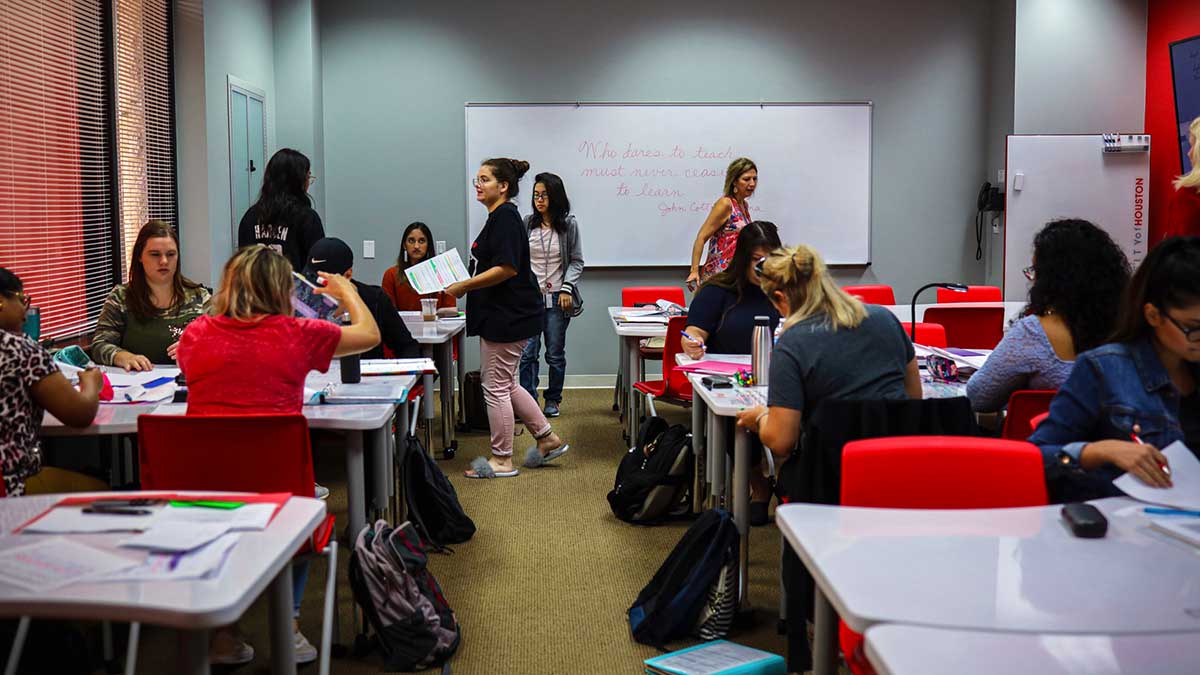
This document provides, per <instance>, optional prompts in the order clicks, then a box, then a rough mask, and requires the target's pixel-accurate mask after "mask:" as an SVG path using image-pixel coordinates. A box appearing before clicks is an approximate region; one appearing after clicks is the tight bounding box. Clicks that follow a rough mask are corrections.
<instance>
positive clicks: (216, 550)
mask: <svg viewBox="0 0 1200 675" xmlns="http://www.w3.org/2000/svg"><path fill="white" fill-rule="evenodd" d="M241 536H242V535H240V534H238V533H236V532H229V533H226V534H223V535H221V536H220V537H217V538H216V539H214V540H213V541H211V542H209V543H208V544H205V545H204V546H201V547H200V548H198V549H196V550H194V551H189V552H187V553H184V554H175V553H151V554H150V555H148V556H146V559H145V560H143V561H142V563H141V564H140V565H137V566H134V567H129V568H126V569H122V570H118V571H116V572H113V573H111V574H106V575H104V576H102V577H98V578H95V579H93V581H179V580H182V579H206V578H211V577H215V576H217V575H219V574H220V573H221V567H222V566H223V565H224V564H225V560H226V559H227V558H228V557H229V552H230V551H232V550H233V547H234V545H235V544H237V543H238V540H239V539H240V538H241ZM173 560H174V561H176V562H175V568H174V569H171V561H173Z"/></svg>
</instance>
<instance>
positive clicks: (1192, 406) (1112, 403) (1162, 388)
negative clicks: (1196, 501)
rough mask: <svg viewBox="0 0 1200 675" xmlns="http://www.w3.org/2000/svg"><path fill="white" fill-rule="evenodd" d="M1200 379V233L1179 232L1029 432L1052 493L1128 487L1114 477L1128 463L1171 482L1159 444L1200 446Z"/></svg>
mask: <svg viewBox="0 0 1200 675" xmlns="http://www.w3.org/2000/svg"><path fill="white" fill-rule="evenodd" d="M1198 379H1200V237H1175V238H1172V239H1167V240H1165V241H1163V242H1162V243H1161V244H1159V245H1158V246H1157V247H1156V248H1154V249H1153V250H1152V251H1151V252H1150V254H1149V255H1148V256H1146V260H1145V261H1144V262H1143V263H1142V265H1141V267H1139V268H1138V270H1137V272H1136V273H1135V274H1134V275H1133V279H1132V280H1131V281H1130V284H1129V288H1128V289H1127V290H1126V293H1125V298H1124V301H1123V304H1122V306H1121V310H1120V316H1119V318H1118V320H1117V329H1116V333H1115V334H1114V336H1113V342H1112V344H1107V345H1103V346H1101V347H1098V348H1096V349H1093V350H1091V351H1088V352H1085V353H1083V354H1081V355H1080V356H1079V358H1078V359H1077V360H1076V361H1075V367H1074V368H1073V369H1072V371H1071V375H1070V377H1069V378H1067V381H1066V383H1064V384H1063V386H1062V388H1061V389H1060V390H1059V392H1058V395H1057V396H1055V397H1054V401H1053V402H1052V403H1051V404H1050V416H1049V417H1048V418H1047V419H1046V421H1044V422H1042V424H1041V425H1039V426H1038V428H1037V430H1036V431H1035V432H1034V433H1033V435H1032V436H1030V438H1029V440H1030V442H1032V443H1034V444H1036V445H1037V446H1039V447H1040V448H1041V450H1042V455H1043V457H1044V458H1045V460H1046V481H1047V485H1048V487H1049V490H1050V496H1051V499H1052V500H1053V501H1057V502H1061V501H1077V500H1085V499H1094V498H1097V497H1105V496H1111V495H1119V494H1121V492H1120V491H1119V490H1118V489H1117V488H1116V487H1115V486H1114V485H1113V484H1112V480H1113V479H1114V478H1116V477H1117V476H1119V475H1121V474H1122V473H1124V472H1129V473H1132V474H1133V475H1134V476H1136V477H1137V478H1138V479H1140V480H1141V481H1142V482H1144V483H1146V484H1147V485H1152V486H1156V487H1168V486H1170V484H1171V478H1170V473H1169V467H1168V466H1167V460H1166V458H1165V457H1164V456H1163V454H1162V453H1161V452H1160V451H1159V449H1160V448H1165V447H1166V446H1168V445H1170V444H1171V443H1173V442H1175V441H1184V442H1185V443H1186V444H1187V445H1188V447H1190V448H1191V449H1192V452H1193V453H1196V452H1197V451H1198V450H1200V393H1197V389H1196V383H1197V380H1198ZM1139 439H1140V440H1141V441H1144V444H1143V443H1139V442H1138V440H1139Z"/></svg>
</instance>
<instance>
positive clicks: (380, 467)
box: [41, 359, 416, 536]
mask: <svg viewBox="0 0 1200 675" xmlns="http://www.w3.org/2000/svg"><path fill="white" fill-rule="evenodd" d="M388 379H389V380H392V381H394V382H396V386H397V391H398V393H397V395H398V400H399V401H403V400H404V399H405V398H406V393H405V392H407V390H408V388H409V387H411V386H412V385H413V383H414V382H416V376H415V375H404V376H397V377H391V378H388ZM371 380H372V381H375V380H378V378H371ZM330 382H338V383H340V382H341V370H340V368H339V367H338V361H337V359H334V361H333V364H332V365H331V366H330V367H329V372H327V373H324V374H322V373H317V372H315V371H314V372H311V373H309V374H308V378H307V379H306V381H305V386H307V387H310V388H312V389H321V388H322V387H324V386H325V385H326V384H328V383H330ZM341 386H347V387H353V385H341ZM160 405H164V404H114V403H106V404H101V405H100V410H99V411H98V412H97V413H96V418H95V420H93V421H92V424H91V426H88V427H84V428H82V429H76V428H73V427H68V426H65V425H64V424H63V423H62V422H60V421H58V419H56V418H55V417H54V416H53V415H51V414H50V413H46V414H45V415H44V416H43V418H42V429H41V434H42V435H43V436H111V435H122V434H136V433H137V418H138V416H140V415H150V414H174V415H182V414H183V413H184V412H185V407H184V404H178V405H171V406H169V407H167V408H165V409H163V410H162V411H161V412H158V411H157V409H158V408H159V406H160ZM397 408H399V412H400V414H401V415H402V416H404V417H406V416H407V414H408V409H407V407H406V406H403V405H399V406H398V405H397V404H388V403H372V404H366V405H340V404H339V405H333V404H330V405H306V406H304V410H303V412H304V417H305V418H307V419H308V426H309V428H310V429H336V430H340V431H347V432H349V433H347V434H346V493H347V495H346V496H347V501H348V504H349V511H350V531H351V532H352V533H355V536H357V533H358V532H359V531H360V530H362V528H363V526H365V525H366V524H367V515H366V502H367V500H366V477H365V469H364V459H363V455H364V448H369V449H370V456H371V466H372V470H373V472H374V478H375V499H376V503H375V507H376V509H378V510H383V509H384V508H386V507H387V498H388V495H389V494H390V492H391V490H392V489H393V487H392V486H391V485H390V483H391V481H389V480H388V477H390V476H391V475H392V466H393V465H392V463H391V461H390V460H391V458H392V455H393V453H394V446H395V443H394V437H393V436H392V434H391V420H392V416H393V415H394V414H395V413H396V412H397ZM404 417H402V420H401V421H402V422H403V421H404Z"/></svg>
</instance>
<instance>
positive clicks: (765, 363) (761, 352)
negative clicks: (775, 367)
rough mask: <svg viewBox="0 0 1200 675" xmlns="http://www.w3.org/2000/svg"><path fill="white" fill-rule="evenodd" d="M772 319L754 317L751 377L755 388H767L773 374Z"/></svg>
mask: <svg viewBox="0 0 1200 675" xmlns="http://www.w3.org/2000/svg"><path fill="white" fill-rule="evenodd" d="M771 338H772V335H771V317H768V316H756V317H754V337H753V339H752V341H751V343H750V344H751V346H750V376H751V377H753V378H754V384H755V386H759V387H765V386H767V378H768V377H769V376H770V373H771V347H772V342H773V340H772V339H771Z"/></svg>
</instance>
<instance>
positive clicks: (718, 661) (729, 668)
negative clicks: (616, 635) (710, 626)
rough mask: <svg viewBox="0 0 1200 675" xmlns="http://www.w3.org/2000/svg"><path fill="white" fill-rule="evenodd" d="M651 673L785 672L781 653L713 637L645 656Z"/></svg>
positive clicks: (782, 674) (727, 674) (764, 674)
mask: <svg viewBox="0 0 1200 675" xmlns="http://www.w3.org/2000/svg"><path fill="white" fill-rule="evenodd" d="M645 664H646V672H647V673H648V674H649V675H785V674H786V673H787V665H786V663H785V662H784V660H783V657H782V656H779V655H778V654H772V653H771V652H764V651H763V650H761V649H754V648H753V647H747V646H745V645H739V644H737V643H736V642H729V641H727V640H714V641H712V642H705V643H703V644H698V645H696V646H695V647H688V648H687V649H680V650H679V651H677V652H671V653H670V654H663V655H662V656H656V657H654V658H652V659H646V661H645Z"/></svg>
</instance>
